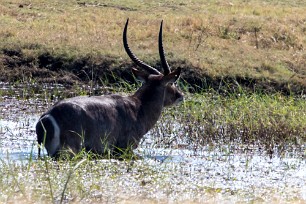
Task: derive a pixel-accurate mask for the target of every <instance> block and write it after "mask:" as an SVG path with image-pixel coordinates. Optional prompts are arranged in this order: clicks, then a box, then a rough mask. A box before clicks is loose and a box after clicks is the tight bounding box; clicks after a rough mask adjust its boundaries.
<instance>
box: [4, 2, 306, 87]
mask: <svg viewBox="0 0 306 204" xmlns="http://www.w3.org/2000/svg"><path fill="white" fill-rule="evenodd" d="M305 9H306V3H305V2H304V1H294V2H291V1H286V0H282V1H274V0H272V1H268V2H267V1H262V0H256V1H251V2H250V1H242V0H233V1H230V2H228V1H216V0H213V1H206V2H203V1H200V0H192V1H188V3H186V2H185V1H163V2H159V1H148V0H145V1H141V2H139V1H135V0H120V1H115V2H113V1H93V0H88V1H74V0H67V1H50V0H43V1H41V0H32V1H20V0H10V1H7V0H4V1H2V2H1V3H0V13H1V15H0V26H1V31H0V38H1V39H2V40H1V43H0V48H1V50H5V49H10V48H12V49H15V48H16V47H19V48H20V49H21V51H22V53H23V55H24V56H25V57H28V58H31V59H34V63H35V59H37V57H38V56H39V55H40V54H41V53H45V52H49V53H51V54H52V55H54V56H64V57H66V58H69V59H70V58H73V59H75V58H80V57H81V56H90V57H91V58H99V56H114V57H115V58H116V59H118V61H119V62H120V63H121V64H124V63H125V61H126V60H128V58H127V56H126V54H125V52H124V50H123V46H122V42H121V36H122V28H123V26H124V23H125V20H126V19H127V18H128V17H129V18H130V20H131V22H130V28H129V38H130V44H131V47H132V49H133V50H134V51H135V53H137V55H139V57H140V58H142V59H146V60H147V61H149V62H151V63H152V62H153V63H155V62H156V61H158V54H157V39H156V38H157V34H158V27H159V23H160V20H161V19H164V21H165V33H164V44H165V48H166V51H168V53H167V57H168V59H169V60H170V61H172V62H176V61H180V60H182V61H188V62H190V64H191V65H192V66H194V67H196V68H199V69H202V71H203V72H204V73H206V74H208V75H209V76H211V77H222V76H230V77H236V76H238V77H246V78H248V79H249V78H250V79H266V80H268V81H269V80H272V81H276V82H278V83H285V84H286V83H289V84H290V83H293V84H300V85H302V86H303V87H305V86H306V82H305V81H306V80H305V77H306V54H305V47H306V35H305V34H306V24H305V23H306V13H305Z"/></svg>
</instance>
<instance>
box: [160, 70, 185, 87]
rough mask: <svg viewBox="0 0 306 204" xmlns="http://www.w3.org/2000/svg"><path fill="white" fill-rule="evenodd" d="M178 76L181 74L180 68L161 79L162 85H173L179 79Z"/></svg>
mask: <svg viewBox="0 0 306 204" xmlns="http://www.w3.org/2000/svg"><path fill="white" fill-rule="evenodd" d="M180 74H181V68H177V69H176V70H174V71H173V72H171V73H170V74H168V75H166V76H164V77H163V79H162V82H163V84H168V83H174V82H175V81H176V80H177V79H178V78H179V77H180Z"/></svg>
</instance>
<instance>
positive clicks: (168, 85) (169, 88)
mask: <svg viewBox="0 0 306 204" xmlns="http://www.w3.org/2000/svg"><path fill="white" fill-rule="evenodd" d="M128 23H129V19H127V21H126V24H125V27H124V31H123V44H124V48H125V51H126V52H127V54H128V55H129V57H130V58H131V59H132V61H133V62H134V63H135V64H136V65H137V66H138V67H140V68H142V69H143V70H138V69H135V68H133V69H132V72H133V74H134V75H135V76H136V78H137V79H140V80H141V81H143V85H142V87H141V88H140V89H142V90H144V91H143V92H146V93H147V95H149V94H150V93H156V92H163V97H164V100H163V106H171V105H176V104H178V103H179V102H181V101H182V100H183V98H184V95H183V93H182V92H181V91H180V90H179V89H178V87H177V86H176V85H175V84H174V82H176V81H177V79H178V78H179V76H180V73H181V69H180V68H178V69H176V70H174V71H171V70H170V66H169V65H168V62H167V60H166V58H165V52H164V48H163V37H162V35H163V21H162V22H161V24H160V30H159V37H158V47H159V56H160V61H161V65H162V68H163V73H161V72H160V71H158V70H157V69H156V68H154V67H152V66H150V65H148V64H146V63H144V62H143V61H141V60H140V59H138V57H136V55H135V54H134V53H133V52H132V51H131V49H130V48H129V45H128V42H127V27H128ZM147 98H150V96H148V97H147Z"/></svg>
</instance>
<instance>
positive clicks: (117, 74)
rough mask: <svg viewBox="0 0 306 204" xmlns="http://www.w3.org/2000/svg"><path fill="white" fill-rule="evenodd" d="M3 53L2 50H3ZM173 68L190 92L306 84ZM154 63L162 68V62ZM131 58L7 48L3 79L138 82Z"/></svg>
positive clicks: (294, 89)
mask: <svg viewBox="0 0 306 204" xmlns="http://www.w3.org/2000/svg"><path fill="white" fill-rule="evenodd" d="M0 53H1V52H0ZM169 64H171V66H172V67H173V68H177V67H181V68H182V70H183V71H182V75H181V79H182V80H181V82H183V83H182V84H183V86H185V87H187V89H188V90H189V91H190V92H201V91H206V90H214V91H216V92H218V93H223V94H224V93H225V94H226V93H229V94H231V93H237V92H239V91H241V90H242V91H243V92H259V93H276V92H277V93H282V94H284V95H289V94H297V95H301V94H303V92H304V90H305V88H306V87H305V85H304V84H299V83H297V82H294V81H290V82H289V83H288V82H286V81H284V82H278V81H273V80H271V79H266V78H249V77H239V76H235V77H233V76H210V75H208V74H207V73H206V72H205V71H204V70H202V69H200V68H199V67H195V66H193V65H192V64H191V63H190V62H188V61H184V60H180V61H169ZM154 66H155V67H157V69H160V64H159V62H155V65H154ZM132 67H134V65H133V64H132V62H129V61H128V62H127V61H124V60H122V59H117V58H116V57H114V56H100V57H99V58H93V57H91V56H83V57H79V58H75V59H67V58H65V57H56V56H53V55H52V54H50V53H49V52H45V53H42V54H40V55H38V56H37V57H35V58H34V57H33V58H31V57H26V56H24V55H23V53H22V51H21V50H18V49H17V50H14V49H11V50H10V49H5V50H2V54H0V70H1V75H0V81H1V82H5V83H15V82H22V83H27V82H29V81H35V82H36V83H50V84H63V85H65V86H66V87H72V86H73V85H86V84H89V83H92V82H93V83H94V84H98V85H101V84H102V85H113V84H116V83H118V81H120V80H121V79H123V80H124V81H127V82H128V83H135V79H134V77H133V76H132V74H131V71H130V69H131V68H132Z"/></svg>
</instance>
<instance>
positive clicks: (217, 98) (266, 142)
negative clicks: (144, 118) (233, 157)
mask: <svg viewBox="0 0 306 204" xmlns="http://www.w3.org/2000/svg"><path fill="white" fill-rule="evenodd" d="M305 106H306V103H305V100H304V99H303V98H301V97H295V96H289V97H288V96H283V95H282V94H273V95H268V94H258V93H253V94H246V93H241V94H233V95H228V96H223V95H220V94H217V93H203V94H193V95H189V96H187V99H186V101H185V103H184V104H183V105H181V106H180V108H178V109H170V110H166V111H165V113H164V116H163V118H162V119H161V121H160V122H159V124H158V125H156V128H155V129H154V130H153V134H157V135H160V136H161V137H162V138H164V139H162V141H167V142H168V143H169V144H172V143H177V141H178V138H183V140H181V141H184V142H185V143H187V144H197V145H202V146H205V145H212V146H220V145H228V144H234V146H236V148H237V149H240V147H242V148H241V149H240V150H243V149H254V148H256V149H258V148H259V149H262V150H263V151H265V152H267V153H269V154H273V153H284V152H285V151H287V150H288V151H289V150H292V149H296V148H298V149H299V148H305V142H306V112H305ZM169 138H171V139H169ZM159 142H160V140H159Z"/></svg>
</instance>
